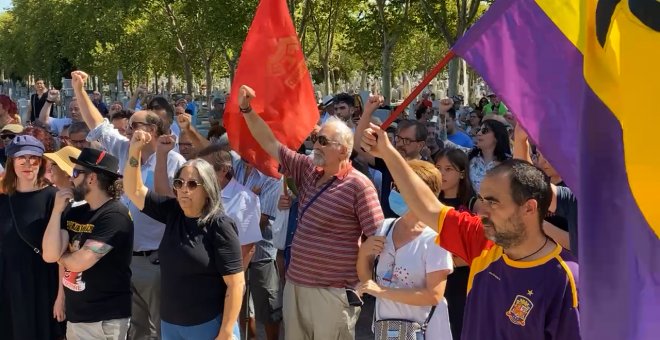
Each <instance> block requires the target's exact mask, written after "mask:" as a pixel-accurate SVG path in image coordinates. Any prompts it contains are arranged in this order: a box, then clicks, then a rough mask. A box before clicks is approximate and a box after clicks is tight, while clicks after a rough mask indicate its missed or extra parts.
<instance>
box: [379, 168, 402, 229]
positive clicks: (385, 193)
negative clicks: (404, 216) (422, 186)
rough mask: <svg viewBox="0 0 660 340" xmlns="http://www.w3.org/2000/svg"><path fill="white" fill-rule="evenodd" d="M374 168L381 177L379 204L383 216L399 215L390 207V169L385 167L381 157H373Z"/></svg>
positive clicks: (392, 216)
mask: <svg viewBox="0 0 660 340" xmlns="http://www.w3.org/2000/svg"><path fill="white" fill-rule="evenodd" d="M373 168H374V169H376V170H378V171H380V173H381V174H382V175H383V177H382V181H381V183H382V188H381V189H380V196H381V197H380V205H381V206H382V207H383V214H384V215H385V218H394V217H399V215H397V214H395V213H394V211H392V209H390V191H391V189H392V174H391V173H390V169H388V168H387V165H386V164H385V161H384V160H383V159H382V158H375V159H374V166H373Z"/></svg>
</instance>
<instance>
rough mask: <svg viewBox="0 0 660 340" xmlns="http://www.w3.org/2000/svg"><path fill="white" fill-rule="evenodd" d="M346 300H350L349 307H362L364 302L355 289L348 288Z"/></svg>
mask: <svg viewBox="0 0 660 340" xmlns="http://www.w3.org/2000/svg"><path fill="white" fill-rule="evenodd" d="M346 300H348V305H349V306H353V307H362V305H363V304H364V302H363V301H362V298H360V295H359V294H358V293H357V292H356V291H355V289H351V288H346Z"/></svg>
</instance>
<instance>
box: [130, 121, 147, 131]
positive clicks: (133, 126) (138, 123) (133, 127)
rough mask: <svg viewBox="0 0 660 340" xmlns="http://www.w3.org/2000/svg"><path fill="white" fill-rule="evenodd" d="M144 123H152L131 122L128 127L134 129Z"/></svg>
mask: <svg viewBox="0 0 660 340" xmlns="http://www.w3.org/2000/svg"><path fill="white" fill-rule="evenodd" d="M144 125H152V124H149V123H145V122H131V124H130V125H129V126H128V127H130V128H131V130H133V131H135V130H137V129H138V128H140V126H144Z"/></svg>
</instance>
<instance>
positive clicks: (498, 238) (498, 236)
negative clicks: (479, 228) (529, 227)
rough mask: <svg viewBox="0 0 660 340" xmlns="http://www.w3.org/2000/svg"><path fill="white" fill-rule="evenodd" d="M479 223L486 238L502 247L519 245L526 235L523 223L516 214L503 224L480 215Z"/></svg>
mask: <svg viewBox="0 0 660 340" xmlns="http://www.w3.org/2000/svg"><path fill="white" fill-rule="evenodd" d="M481 223H482V224H483V225H484V227H485V228H484V233H485V235H486V238H487V239H489V240H491V241H493V242H495V244H497V245H498V246H500V247H502V248H504V249H507V248H511V247H514V246H517V245H519V244H520V243H522V242H523V241H524V240H525V238H526V237H527V231H526V229H525V225H524V224H523V222H522V220H521V218H520V217H519V216H518V215H514V216H512V217H510V218H509V219H508V220H507V221H506V222H505V223H504V224H503V225H496V224H495V223H494V222H493V221H492V220H491V219H489V218H487V217H482V218H481Z"/></svg>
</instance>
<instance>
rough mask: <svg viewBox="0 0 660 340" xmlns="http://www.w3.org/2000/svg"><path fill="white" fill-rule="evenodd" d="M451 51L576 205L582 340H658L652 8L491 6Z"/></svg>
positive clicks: (582, 2) (655, 26) (561, 0)
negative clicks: (488, 90)
mask: <svg viewBox="0 0 660 340" xmlns="http://www.w3.org/2000/svg"><path fill="white" fill-rule="evenodd" d="M453 51H454V52H455V53H456V54H457V55H459V56H461V57H463V58H464V59H465V60H466V61H467V62H468V63H469V64H470V65H471V66H472V67H474V68H475V69H476V70H477V71H478V73H479V74H481V75H482V76H483V77H484V79H485V80H486V82H488V84H490V85H491V86H492V88H493V89H494V91H495V92H496V93H498V94H499V95H500V96H501V97H502V98H503V99H504V102H505V103H506V104H507V105H508V107H509V108H510V109H511V111H512V112H513V113H514V114H515V115H516V117H517V118H518V121H519V122H520V124H522V126H523V127H524V128H525V130H526V131H527V132H528V133H529V136H530V138H531V139H532V140H533V141H534V142H535V143H537V144H538V145H539V148H540V149H541V151H542V152H543V154H544V156H546V158H548V159H549V160H550V162H551V163H552V165H553V166H554V167H555V168H557V170H558V171H559V172H560V173H561V175H562V178H563V179H564V180H565V181H566V183H568V184H569V185H570V186H571V188H572V189H573V190H574V191H575V192H576V194H577V196H578V198H579V202H580V203H579V204H580V206H579V208H580V212H579V218H580V221H579V240H578V242H579V260H580V287H579V294H580V319H581V329H582V336H583V338H584V339H587V340H610V339H611V340H623V339H625V340H631V339H649V340H650V339H660V240H659V236H660V207H659V206H658V202H659V201H658V192H660V157H658V155H656V154H655V152H658V150H659V149H660V138H659V137H658V136H660V134H659V133H658V127H660V111H659V107H660V105H659V104H658V103H659V102H658V97H659V91H660V87H659V84H660V83H658V81H659V79H660V2H658V1H657V0H627V1H620V0H600V1H598V0H536V1H534V0H498V1H495V3H494V4H493V5H492V6H491V7H490V9H489V10H488V11H487V13H485V14H484V16H483V17H482V18H481V19H480V20H479V21H478V22H477V23H476V24H475V25H474V26H473V27H472V28H471V29H470V31H468V32H467V33H466V34H465V36H463V38H461V39H460V40H459V41H458V42H457V44H456V46H454V48H453Z"/></svg>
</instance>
